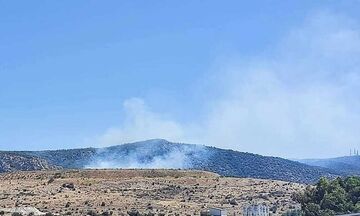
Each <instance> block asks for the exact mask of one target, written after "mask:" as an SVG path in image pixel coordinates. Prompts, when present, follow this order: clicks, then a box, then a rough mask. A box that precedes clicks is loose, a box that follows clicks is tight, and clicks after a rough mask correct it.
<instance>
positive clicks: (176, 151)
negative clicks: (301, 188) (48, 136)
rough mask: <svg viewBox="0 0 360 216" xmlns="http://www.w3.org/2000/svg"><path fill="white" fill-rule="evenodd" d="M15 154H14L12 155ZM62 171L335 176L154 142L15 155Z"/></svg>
mask: <svg viewBox="0 0 360 216" xmlns="http://www.w3.org/2000/svg"><path fill="white" fill-rule="evenodd" d="M14 154H15V153H14ZM17 154H20V155H26V156H31V157H35V158H38V159H40V160H45V161H47V162H48V163H49V164H51V165H52V166H56V167H62V168H65V169H83V168H178V169H198V170H205V171H211V172H215V173H218V174H220V175H223V176H234V177H251V178H262V179H276V180H284V181H291V182H301V183H312V182H315V181H317V180H318V179H319V178H320V177H321V176H327V177H334V176H336V175H338V173H337V172H335V171H332V170H328V169H325V168H320V167H314V166H309V165H306V164H302V163H299V162H295V161H290V160H286V159H283V158H278V157H266V156H261V155H256V154H251V153H245V152H238V151H233V150H225V149H219V148H215V147H208V146H201V145H192V144H180V143H171V142H168V141H166V140H161V139H156V140H148V141H142V142H136V143H128V144H123V145H117V146H111V147H106V148H98V149H96V148H84V149H68V150H53V151H24V152H17Z"/></svg>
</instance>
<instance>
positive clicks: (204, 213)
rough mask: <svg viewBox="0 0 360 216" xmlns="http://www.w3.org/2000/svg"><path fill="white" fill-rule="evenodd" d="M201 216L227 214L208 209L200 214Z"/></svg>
mask: <svg viewBox="0 0 360 216" xmlns="http://www.w3.org/2000/svg"><path fill="white" fill-rule="evenodd" d="M200 215H201V216H227V212H226V210H224V209H220V208H209V209H207V210H206V211H204V212H201V214H200Z"/></svg>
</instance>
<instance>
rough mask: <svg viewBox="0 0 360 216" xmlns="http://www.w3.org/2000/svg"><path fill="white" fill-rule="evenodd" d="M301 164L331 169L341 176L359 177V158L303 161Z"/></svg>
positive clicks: (348, 157)
mask: <svg viewBox="0 0 360 216" xmlns="http://www.w3.org/2000/svg"><path fill="white" fill-rule="evenodd" d="M298 161H299V162H301V163H304V164H307V165H311V166H318V167H323V168H327V169H331V170H333V171H334V172H337V173H341V174H342V175H360V156H345V157H337V158H327V159H303V160H298Z"/></svg>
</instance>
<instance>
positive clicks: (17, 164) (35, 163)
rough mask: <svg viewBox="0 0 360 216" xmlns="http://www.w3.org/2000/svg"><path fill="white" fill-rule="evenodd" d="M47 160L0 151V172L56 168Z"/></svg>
mask: <svg viewBox="0 0 360 216" xmlns="http://www.w3.org/2000/svg"><path fill="white" fill-rule="evenodd" d="M56 168H60V167H56V166H54V165H51V164H50V163H49V162H48V161H47V160H45V159H42V158H39V157H35V156H31V155H25V154H21V153H15V152H0V172H11V171H19V170H22V171H29V170H50V169H56Z"/></svg>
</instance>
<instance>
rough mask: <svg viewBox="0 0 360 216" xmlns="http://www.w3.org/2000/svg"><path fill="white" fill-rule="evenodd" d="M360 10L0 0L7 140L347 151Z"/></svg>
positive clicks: (52, 145) (40, 144) (304, 153)
mask: <svg viewBox="0 0 360 216" xmlns="http://www.w3.org/2000/svg"><path fill="white" fill-rule="evenodd" d="M359 11H360V1H357V0H343V1H339V0H333V1H331V0H329V1H322V0H320V1H314V0H301V1H280V0H279V1H246V2H245V1H136V0H135V1H134V0H132V1H110V0H108V1H91V0H86V1H85V0H76V1H74V0H63V1H37V0H33V1H26V0H23V1H18V0H0V149H2V150H38V149H57V148H74V147H84V146H105V145H112V144H120V143H123V142H128V141H135V140H142V139H148V138H149V139H150V138H166V139H169V140H171V141H180V142H196V143H201V144H206V145H213V146H218V147H223V148H232V149H236V150H241V151H251V152H255V153H260V154H265V155H276V156H283V157H314V156H320V157H326V156H334V155H341V154H346V153H347V152H348V149H349V148H351V147H357V146H359V144H360V139H359V138H360V135H359V129H360V125H359V123H357V121H356V120H359V119H360V118H359V112H360V110H359V108H360V107H359V106H358V102H357V101H358V99H359V95H360V93H357V92H356V91H357V90H360V88H359V86H358V84H357V83H358V82H356V81H359V80H357V79H358V75H359V74H360V73H359V70H358V69H359V63H358V61H360V60H359V59H360V36H359V35H360V34H359V32H360V29H359V24H360V15H359V14H360V13H359ZM354 80H355V81H354ZM314 146H315V148H314V149H310V148H313V147H314ZM359 147H360V146H359ZM323 149H326V150H323Z"/></svg>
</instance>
